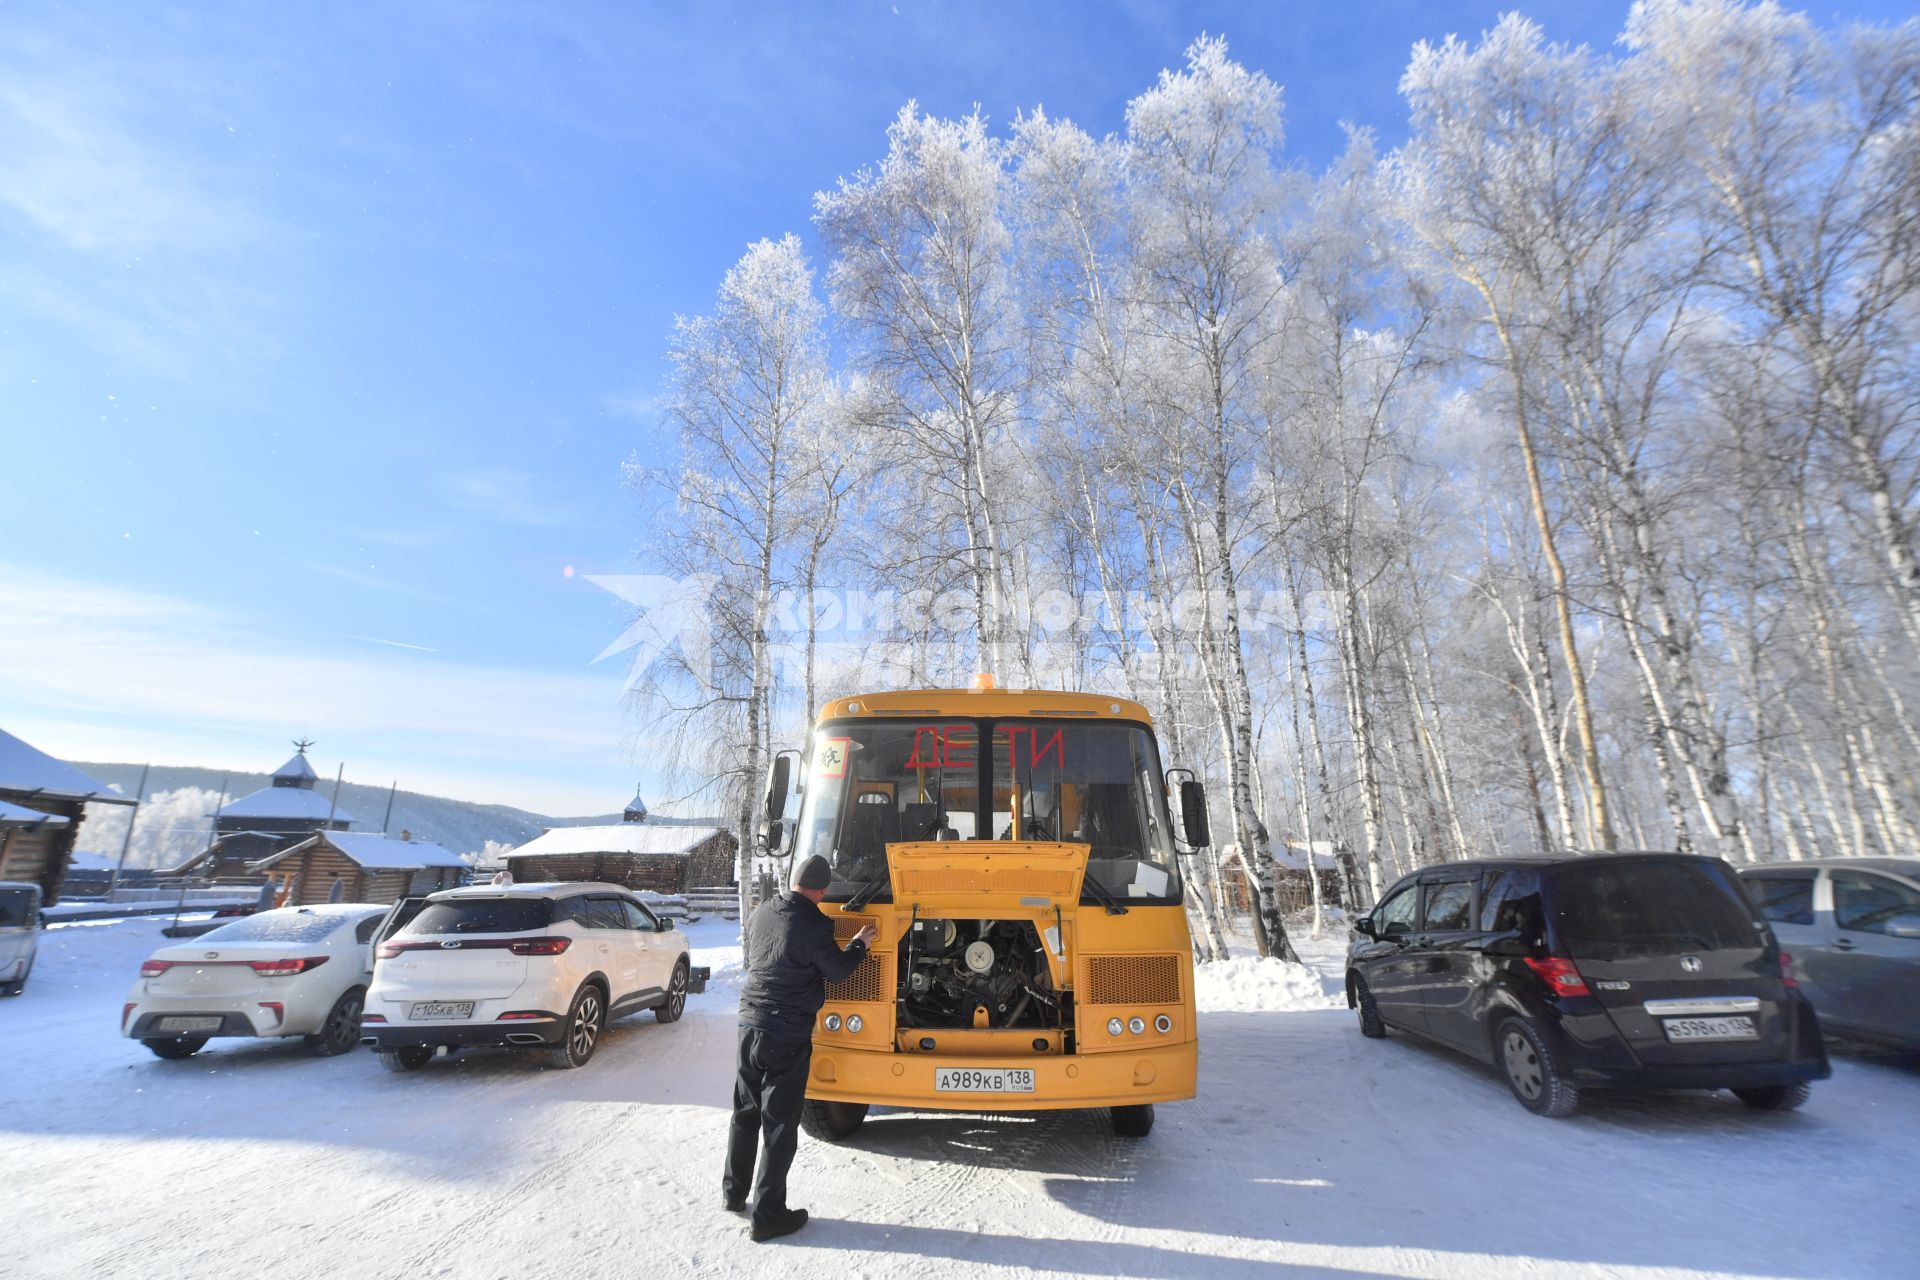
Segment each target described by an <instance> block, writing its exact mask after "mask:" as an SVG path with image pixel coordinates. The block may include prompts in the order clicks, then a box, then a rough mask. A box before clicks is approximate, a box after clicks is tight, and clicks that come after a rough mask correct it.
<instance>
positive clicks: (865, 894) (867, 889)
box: [840, 876, 893, 911]
mask: <svg viewBox="0 0 1920 1280" xmlns="http://www.w3.org/2000/svg"><path fill="white" fill-rule="evenodd" d="M892 882H893V881H892V877H891V876H881V877H880V878H879V879H878V880H869V881H867V882H866V883H865V884H863V885H861V886H860V891H859V892H858V893H856V894H854V895H853V896H852V897H851V898H848V899H847V901H846V904H845V905H844V906H842V907H841V908H840V909H841V910H842V911H858V910H860V909H861V908H863V907H865V906H866V905H867V904H868V903H869V902H872V901H873V897H874V895H875V894H877V893H879V892H880V891H881V890H882V889H884V888H886V887H887V886H888V885H889V884H891V883H892Z"/></svg>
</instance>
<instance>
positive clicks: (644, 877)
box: [503, 795, 739, 894]
mask: <svg viewBox="0 0 1920 1280" xmlns="http://www.w3.org/2000/svg"><path fill="white" fill-rule="evenodd" d="M622 816H623V818H624V819H625V820H624V821H622V822H617V823H609V824H603V825H600V826H591V827H551V828H549V829H548V830H547V831H546V832H545V833H544V834H542V835H540V836H538V837H536V838H535V839H533V840H530V841H528V842H527V843H526V844H523V845H521V846H520V847H519V848H518V849H515V850H513V851H512V852H511V853H508V854H506V855H504V857H503V861H505V862H506V864H507V869H508V870H509V871H511V872H512V873H513V878H514V879H515V880H516V881H518V882H520V883H527V882H531V881H542V880H592V881H599V882H601V883H605V884H617V885H624V886H625V887H626V888H629V889H645V890H650V891H651V892H654V893H670V894H671V893H685V892H686V891H687V890H689V889H692V888H702V887H708V886H714V885H724V884H731V883H732V882H733V877H734V855H735V854H736V853H737V852H738V850H739V843H738V842H737V841H736V840H735V839H734V835H733V833H732V832H731V831H727V830H725V829H723V828H721V827H717V826H679V825H676V824H672V823H666V822H649V821H648V820H647V807H646V805H645V804H644V803H642V802H641V799H640V797H639V796H637V795H636V796H635V797H634V798H633V801H632V803H630V804H629V805H628V806H627V807H626V810H625V812H624V813H623V815H622Z"/></svg>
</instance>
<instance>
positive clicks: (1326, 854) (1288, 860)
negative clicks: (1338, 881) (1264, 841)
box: [1220, 840, 1340, 871]
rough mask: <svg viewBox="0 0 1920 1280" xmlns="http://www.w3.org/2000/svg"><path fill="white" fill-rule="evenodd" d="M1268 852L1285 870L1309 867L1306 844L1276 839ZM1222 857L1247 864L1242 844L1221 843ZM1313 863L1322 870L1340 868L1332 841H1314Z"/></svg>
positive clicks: (1222, 858) (1268, 848) (1223, 859)
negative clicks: (1241, 853)
mask: <svg viewBox="0 0 1920 1280" xmlns="http://www.w3.org/2000/svg"><path fill="white" fill-rule="evenodd" d="M1267 852H1268V853H1270V854H1272V855H1273V861H1274V864H1275V865H1276V866H1278V867H1279V868H1280V869H1281V870H1283V871H1305V870H1306V869H1307V846H1305V845H1299V844H1288V843H1287V842H1285V841H1283V840H1275V841H1273V842H1272V843H1271V844H1269V845H1268V846H1267ZM1220 858H1221V860H1222V861H1223V862H1229V863H1234V862H1238V863H1241V864H1242V865H1243V866H1244V865H1245V862H1244V860H1243V859H1242V858H1241V857H1240V846H1239V845H1237V844H1225V845H1221V846H1220ZM1313 865H1314V866H1315V867H1317V868H1319V869H1320V870H1322V871H1337V870H1339V867H1340V859H1339V855H1338V853H1337V852H1336V851H1335V849H1334V846H1333V843H1332V842H1331V841H1328V840H1315V841H1314V842H1313Z"/></svg>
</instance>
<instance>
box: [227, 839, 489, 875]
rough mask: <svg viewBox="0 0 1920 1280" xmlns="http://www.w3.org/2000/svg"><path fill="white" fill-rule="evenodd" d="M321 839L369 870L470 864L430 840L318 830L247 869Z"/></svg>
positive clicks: (290, 854) (260, 867)
mask: <svg viewBox="0 0 1920 1280" xmlns="http://www.w3.org/2000/svg"><path fill="white" fill-rule="evenodd" d="M320 840H325V841H326V842H327V843H328V844H330V845H332V846H333V847H334V848H336V849H338V850H339V851H340V852H341V853H343V854H345V855H346V856H347V857H348V858H349V859H351V860H352V861H354V862H356V863H358V864H359V865H361V866H363V867H365V868H366V869H367V870H369V871H424V870H426V869H427V868H428V867H460V868H462V869H464V868H465V867H466V866H467V865H468V864H467V860H466V859H465V858H463V857H461V856H460V855H459V854H457V853H455V852H453V851H452V850H451V849H446V848H442V847H441V846H440V845H437V844H435V843H433V841H431V840H400V839H396V838H394V837H393V836H383V835H376V834H374V833H373V832H371V831H321V832H317V833H316V834H315V835H314V837H313V839H311V840H302V841H301V842H300V843H299V844H296V845H294V846H293V847H292V848H290V849H283V850H281V851H280V852H279V853H276V854H274V855H273V856H272V857H271V858H262V859H261V860H260V861H258V862H250V863H248V864H247V866H248V869H249V870H253V871H265V870H266V869H267V868H268V867H271V866H273V865H274V864H275V863H277V862H280V861H282V860H284V859H287V858H291V857H294V856H296V855H297V854H300V853H302V852H304V851H305V850H307V849H310V848H312V847H313V845H314V843H315V842H316V841H320Z"/></svg>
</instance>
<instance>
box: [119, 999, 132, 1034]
mask: <svg viewBox="0 0 1920 1280" xmlns="http://www.w3.org/2000/svg"><path fill="white" fill-rule="evenodd" d="M133 1009H134V1006H132V1005H130V1004H129V1005H124V1006H122V1007H121V1010H120V1029H121V1030H122V1031H125V1030H126V1029H127V1019H128V1018H129V1017H130V1016H131V1015H132V1014H133Z"/></svg>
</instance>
